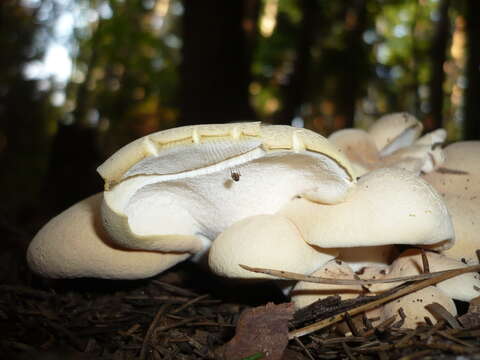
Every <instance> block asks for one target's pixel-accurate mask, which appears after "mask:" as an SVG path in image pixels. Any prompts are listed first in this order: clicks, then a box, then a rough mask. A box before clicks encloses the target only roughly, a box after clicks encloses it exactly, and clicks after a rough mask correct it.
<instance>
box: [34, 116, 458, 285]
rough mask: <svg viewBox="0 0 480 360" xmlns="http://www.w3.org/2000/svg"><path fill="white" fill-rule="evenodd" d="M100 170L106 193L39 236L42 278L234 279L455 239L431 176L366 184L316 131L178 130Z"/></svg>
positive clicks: (387, 173) (37, 267)
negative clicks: (187, 275)
mask: <svg viewBox="0 0 480 360" xmlns="http://www.w3.org/2000/svg"><path fill="white" fill-rule="evenodd" d="M98 172H99V173H100V175H101V176H102V177H103V179H104V180H105V191H104V192H103V194H97V195H94V196H92V197H90V198H88V199H85V200H83V201H81V202H79V203H78V204H76V205H74V206H73V207H71V208H70V209H68V210H66V211H65V212H63V213H61V214H60V215H58V216H57V217H56V218H54V219H52V220H51V221H50V222H49V223H47V224H46V225H45V226H44V228H42V229H41V230H40V231H39V233H38V234H37V235H36V236H35V238H34V239H33V240H32V243H31V244H30V246H29V249H28V251H27V260H28V263H29V265H30V267H31V268H32V269H33V270H34V271H35V272H37V273H39V274H41V275H43V276H46V277H101V278H111V279H125V278H128V279H135V278H144V277H149V276H153V275H155V274H157V273H159V272H162V271H163V270H165V269H167V268H169V267H171V266H173V265H174V264H176V263H178V262H180V261H183V260H185V259H187V258H191V259H193V260H200V259H204V258H208V263H209V266H210V268H211V269H212V270H213V271H214V272H215V273H217V274H220V275H222V276H226V277H230V278H253V277H260V278H268V277H270V276H269V275H262V274H254V273H252V272H249V271H247V270H245V269H243V268H241V267H240V266H239V264H244V265H249V266H256V267H267V268H274V269H275V268H276V269H282V270H286V271H292V272H299V273H302V274H311V273H312V272H314V271H315V270H317V269H319V268H320V267H321V266H323V265H324V264H325V263H327V262H328V261H330V260H331V259H333V258H335V257H336V256H337V254H338V253H339V252H340V250H339V249H352V248H357V249H358V248H359V247H366V248H368V249H371V250H372V249H380V251H379V252H377V255H374V256H373V257H375V256H378V254H379V253H381V252H382V250H381V249H383V248H384V247H385V246H387V245H389V244H409V245H421V246H429V247H433V248H438V249H447V248H448V247H450V246H451V245H452V243H453V240H454V234H453V227H452V223H451V221H450V217H449V215H448V212H447V209H446V207H445V204H444V202H443V200H442V198H441V197H440V196H439V194H438V193H437V192H436V191H435V190H434V189H433V187H431V186H430V185H429V184H428V183H427V182H426V181H424V180H423V179H422V178H420V177H418V176H416V175H415V174H413V173H410V172H408V171H406V170H403V169H400V168H380V169H377V170H375V171H371V172H369V173H368V174H365V175H364V176H362V177H360V178H359V180H358V181H357V174H356V173H355V171H354V170H353V168H352V166H351V165H350V162H349V160H348V159H347V157H346V156H345V155H344V154H342V152H340V151H338V149H337V148H336V147H335V146H334V145H332V143H331V142H330V141H328V140H327V139H326V138H324V137H322V136H321V135H318V134H316V133H314V132H312V131H309V130H305V129H297V128H293V127H289V126H278V125H262V124H260V123H236V124H216V125H197V126H186V127H180V128H175V129H170V130H166V131H162V132H158V133H154V134H151V135H147V136H145V137H143V138H140V139H138V140H136V141H134V142H132V143H130V144H128V145H126V146H125V147H123V148H122V149H120V150H119V151H117V152H116V153H115V154H113V155H112V156H111V157H110V158H109V159H108V160H107V161H105V163H104V164H102V165H101V166H100V167H99V168H98ZM367 253H372V254H375V251H368V252H365V254H367ZM380 257H381V256H380ZM364 260H365V259H355V261H354V262H355V263H356V264H357V265H359V264H363V263H362V261H364ZM368 260H369V259H367V262H368ZM372 261H375V259H373V260H372ZM382 261H383V260H382ZM362 266H363V265H362Z"/></svg>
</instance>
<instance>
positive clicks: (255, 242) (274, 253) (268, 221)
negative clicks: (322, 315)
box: [208, 215, 336, 279]
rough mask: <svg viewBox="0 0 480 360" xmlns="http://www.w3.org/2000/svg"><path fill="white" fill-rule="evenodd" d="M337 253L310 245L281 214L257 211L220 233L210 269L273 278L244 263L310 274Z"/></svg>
mask: <svg viewBox="0 0 480 360" xmlns="http://www.w3.org/2000/svg"><path fill="white" fill-rule="evenodd" d="M335 255H336V253H334V252H333V251H328V250H323V249H319V248H315V247H313V246H310V245H308V244H307V243H306V242H305V241H304V240H303V238H302V236H301V234H300V232H299V231H298V229H297V227H296V226H295V225H294V224H293V223H292V222H290V221H289V220H288V219H286V218H284V217H282V216H278V215H257V216H251V217H249V218H246V219H243V220H240V221H239V222H237V223H235V224H233V225H232V226H230V227H229V228H228V229H227V230H225V231H224V232H223V233H221V234H220V236H219V237H218V238H216V239H215V241H214V242H213V244H212V247H211V248H210V252H209V258H208V262H209V266H210V269H211V270H212V271H213V272H214V273H216V274H218V275H222V276H226V277H230V278H257V279H272V278H275V277H273V276H270V275H265V274H258V273H252V272H250V271H247V270H245V269H243V268H241V267H240V264H242V265H247V266H251V267H260V268H267V269H274V270H284V271H290V272H296V273H301V274H310V273H312V272H313V271H315V270H316V269H317V268H318V267H320V266H321V265H323V264H324V263H325V262H327V261H329V260H331V259H333V258H334V257H335Z"/></svg>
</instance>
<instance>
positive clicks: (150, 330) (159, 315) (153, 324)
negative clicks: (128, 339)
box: [140, 304, 168, 360]
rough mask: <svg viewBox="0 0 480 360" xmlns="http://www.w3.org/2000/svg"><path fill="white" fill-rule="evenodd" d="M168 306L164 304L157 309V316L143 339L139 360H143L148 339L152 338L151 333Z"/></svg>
mask: <svg viewBox="0 0 480 360" xmlns="http://www.w3.org/2000/svg"><path fill="white" fill-rule="evenodd" d="M167 306H168V304H164V305H162V306H161V307H160V309H158V311H157V314H156V315H155V317H154V318H153V321H152V323H151V324H150V326H149V327H148V330H147V333H146V334H145V338H144V339H143V344H142V350H141V351H140V360H144V359H145V357H146V355H147V348H148V346H147V345H148V343H149V342H150V338H151V337H152V334H153V331H154V330H155V327H156V326H157V323H158V321H159V320H160V317H161V316H162V315H163V313H164V312H165V309H166V308H167Z"/></svg>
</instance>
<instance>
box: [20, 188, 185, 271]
mask: <svg viewBox="0 0 480 360" xmlns="http://www.w3.org/2000/svg"><path fill="white" fill-rule="evenodd" d="M102 198H103V195H102V194H96V195H93V196H91V197H89V198H87V199H85V200H83V201H80V202H79V203H77V204H75V205H74V206H72V207H70V208H69V209H67V210H65V211H64V212H62V213H61V214H60V215H58V216H57V217H55V218H53V219H52V220H50V221H49V222H48V223H47V224H46V225H45V226H44V227H43V228H42V229H41V230H40V231H39V232H38V233H37V235H36V236H35V237H34V239H33V240H32V242H31V243H30V246H29V247H28V250H27V261H28V265H29V266H30V268H31V269H32V270H33V271H35V272H36V273H38V274H39V275H42V276H45V277H49V278H76V277H97V278H106V279H139V278H146V277H150V276H153V275H156V274H158V273H160V272H162V271H163V270H165V269H167V268H169V267H171V266H173V265H175V264H177V263H178V262H180V261H183V260H185V259H187V258H188V257H189V256H190V254H189V253H185V252H183V253H182V252H177V253H161V252H145V251H134V250H125V249H121V248H118V247H117V246H116V245H113V244H112V243H111V240H110V239H109V237H108V235H107V234H106V232H105V230H104V229H103V227H102V223H101V222H102V220H101V218H100V204H101V202H102Z"/></svg>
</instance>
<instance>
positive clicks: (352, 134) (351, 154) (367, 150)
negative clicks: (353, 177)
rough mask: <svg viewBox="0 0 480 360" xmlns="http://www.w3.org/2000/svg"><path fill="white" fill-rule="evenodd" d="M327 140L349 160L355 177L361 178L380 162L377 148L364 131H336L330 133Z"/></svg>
mask: <svg viewBox="0 0 480 360" xmlns="http://www.w3.org/2000/svg"><path fill="white" fill-rule="evenodd" d="M328 140H330V141H331V142H332V143H334V144H335V145H336V146H337V147H338V148H339V150H340V151H341V152H342V153H343V154H345V156H346V157H347V158H348V159H349V160H350V162H351V163H352V166H353V167H354V168H355V172H356V174H357V176H361V175H363V174H365V173H366V172H368V171H369V170H371V169H373V168H374V167H376V164H377V163H378V162H379V161H380V155H379V152H378V149H377V146H376V145H375V142H374V141H373V138H372V136H371V135H370V134H369V133H367V132H366V131H365V130H361V129H342V130H338V131H335V132H334V133H332V134H331V135H330V136H329V137H328Z"/></svg>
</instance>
